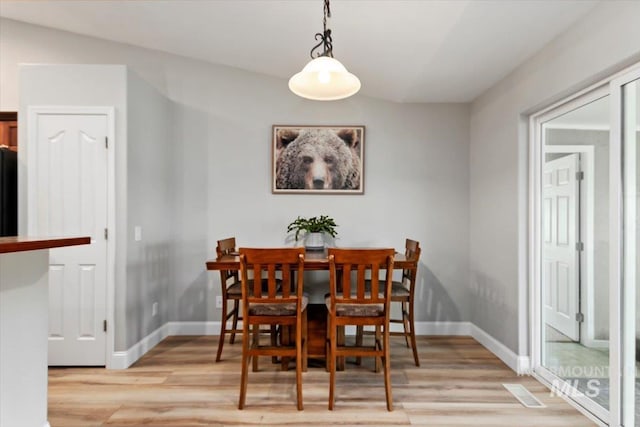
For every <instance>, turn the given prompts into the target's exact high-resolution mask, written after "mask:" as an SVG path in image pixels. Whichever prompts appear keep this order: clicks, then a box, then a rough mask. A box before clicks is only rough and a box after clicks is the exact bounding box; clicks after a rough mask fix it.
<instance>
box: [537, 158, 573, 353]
mask: <svg viewBox="0 0 640 427" xmlns="http://www.w3.org/2000/svg"><path fill="white" fill-rule="evenodd" d="M579 167H580V157H579V154H570V155H567V156H564V157H561V158H559V159H555V160H551V161H549V162H546V163H545V166H544V172H543V190H542V194H543V200H542V216H543V243H544V258H543V260H542V261H543V263H542V274H543V276H542V283H543V306H544V312H545V313H544V315H545V320H546V323H547V324H548V325H549V326H551V327H553V328H555V329H557V330H558V331H560V332H561V333H563V334H564V335H566V336H567V337H569V338H571V339H572V340H574V341H579V339H580V323H579V322H578V319H577V314H578V312H579V296H580V294H579V286H580V276H579V271H580V268H579V262H580V257H579V254H578V247H577V243H578V242H579V214H580V208H579V206H580V204H579V203H580V199H579V183H578V179H577V176H576V172H578V171H579V170H580V169H579Z"/></svg>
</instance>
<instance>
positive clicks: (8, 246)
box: [0, 236, 91, 254]
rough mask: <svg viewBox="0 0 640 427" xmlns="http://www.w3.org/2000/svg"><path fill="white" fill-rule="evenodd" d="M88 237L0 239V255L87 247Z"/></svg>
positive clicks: (15, 237) (20, 237)
mask: <svg viewBox="0 0 640 427" xmlns="http://www.w3.org/2000/svg"><path fill="white" fill-rule="evenodd" d="M89 243H91V238H90V237H60V238H56V237H31V236H11V237H0V254H5V253H9V252H22V251H37V250H40V249H51V248H60V247H63V246H76V245H88V244H89Z"/></svg>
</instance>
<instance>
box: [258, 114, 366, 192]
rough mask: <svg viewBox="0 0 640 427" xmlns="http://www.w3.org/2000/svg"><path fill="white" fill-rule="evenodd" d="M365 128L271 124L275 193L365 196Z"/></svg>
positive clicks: (273, 186) (272, 168) (272, 180)
mask: <svg viewBox="0 0 640 427" xmlns="http://www.w3.org/2000/svg"><path fill="white" fill-rule="evenodd" d="M364 130H365V127H364V126H359V125H356V126H342V125H336V126H333V125H316V126H313V125H273V127H272V138H271V191H272V193H274V194H364Z"/></svg>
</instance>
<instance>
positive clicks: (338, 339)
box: [325, 248, 395, 411]
mask: <svg viewBox="0 0 640 427" xmlns="http://www.w3.org/2000/svg"><path fill="white" fill-rule="evenodd" d="M394 253H395V251H394V250H393V249H337V248H329V250H328V255H329V288H330V289H329V290H330V293H329V296H328V297H327V298H326V299H325V303H326V305H327V310H328V312H329V313H328V320H327V323H328V325H327V326H328V331H327V335H328V340H327V364H328V368H329V409H333V406H334V402H335V381H336V364H337V360H338V358H339V357H340V358H344V357H347V356H357V357H374V358H376V362H377V361H378V360H380V361H381V362H382V365H383V369H384V385H385V394H386V398H387V410H389V411H392V410H393V402H392V396H391V364H390V359H389V309H390V305H391V279H392V277H391V276H392V273H393V255H394ZM381 270H383V271H384V272H385V278H384V279H382V280H380V279H379V277H380V274H381V272H382V271H381ZM368 278H370V282H369V283H370V289H369V290H367V289H366V287H367V285H366V280H367V279H368ZM346 325H356V326H373V327H375V331H376V333H375V339H374V340H373V344H372V345H366V346H365V345H363V344H362V343H359V344H358V345H355V346H353V345H347V344H346V341H345V340H344V336H343V334H342V333H341V332H339V330H340V329H342V330H343V329H344V327H345V326H346Z"/></svg>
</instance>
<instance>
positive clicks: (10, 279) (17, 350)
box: [0, 237, 91, 427]
mask: <svg viewBox="0 0 640 427" xmlns="http://www.w3.org/2000/svg"><path fill="white" fill-rule="evenodd" d="M89 243H91V239H90V238H89V237H72V238H48V237H47V238H37V237H0V378H2V381H0V427H5V426H6V427H13V426H20V427H23V426H24V427H46V426H48V425H49V423H48V422H47V347H48V338H47V337H48V335H49V326H48V312H49V289H48V288H49V249H52V248H58V247H63V246H73V245H85V244H89Z"/></svg>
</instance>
